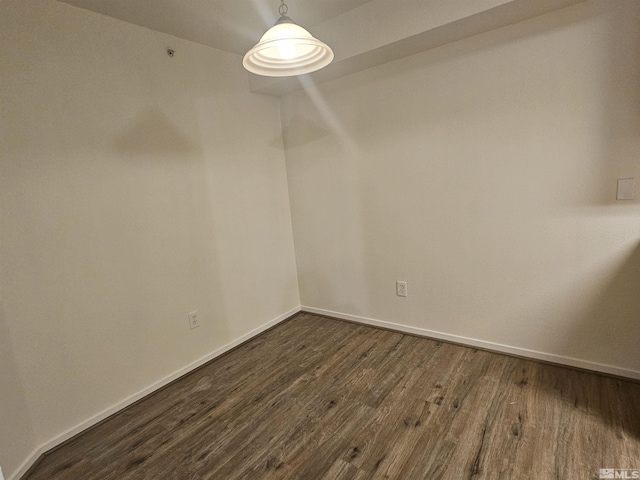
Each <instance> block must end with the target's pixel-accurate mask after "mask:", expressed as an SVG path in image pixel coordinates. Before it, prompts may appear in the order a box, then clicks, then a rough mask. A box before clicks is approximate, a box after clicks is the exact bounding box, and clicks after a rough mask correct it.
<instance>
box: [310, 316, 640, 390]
mask: <svg viewBox="0 0 640 480" xmlns="http://www.w3.org/2000/svg"><path fill="white" fill-rule="evenodd" d="M302 311H303V312H309V313H316V314H318V315H326V316H328V317H335V318H339V319H342V320H349V321H351V322H356V323H362V324H364V325H371V326H374V327H382V328H387V329H389V330H396V331H398V332H402V333H410V334H413V335H419V336H421V337H429V338H434V339H437V340H443V341H445V342H451V343H457V344H460V345H466V346H469V347H478V348H482V349H483V350H491V351H494V352H499V353H506V354H508V355H515V356H518V357H526V358H531V359H533V360H541V361H544V362H549V363H555V364H558V365H564V366H568V367H575V368H580V369H583V370H591V371H594V372H599V373H606V374H609V375H615V376H618V377H625V378H631V379H634V380H640V371H637V370H631V369H627V368H622V367H616V366H613V365H604V364H601V363H595V362H590V361H588V360H581V359H578V358H572V357H565V356H562V355H556V354H552V353H544V352H538V351H536V350H529V349H526V348H520V347H512V346H510V345H503V344H501V343H494V342H487V341H485V340H477V339H475V338H469V337H463V336H460V335H451V334H449V333H443V332H437V331H435V330H428V329H425V328H418V327H411V326H408V325H402V324H399V323H393V322H385V321H383V320H376V319H373V318H367V317H360V316H358V315H350V314H348V313H341V312H334V311H331V310H324V309H322V308H315V307H308V306H304V305H303V306H302Z"/></svg>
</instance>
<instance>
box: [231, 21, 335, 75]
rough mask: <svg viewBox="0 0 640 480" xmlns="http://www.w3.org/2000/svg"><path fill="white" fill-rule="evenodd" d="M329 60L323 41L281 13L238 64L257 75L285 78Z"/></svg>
mask: <svg viewBox="0 0 640 480" xmlns="http://www.w3.org/2000/svg"><path fill="white" fill-rule="evenodd" d="M332 60H333V51H332V50H331V48H329V46H328V45H327V44H325V43H324V42H321V41H320V40H318V39H317V38H314V37H313V36H312V35H311V34H310V33H309V32H307V31H306V30H305V29H304V28H302V27H301V26H299V25H296V24H295V23H293V21H292V20H291V19H290V18H288V17H285V16H282V17H281V18H280V20H278V22H277V23H276V24H275V25H274V26H273V27H271V28H270V29H269V30H267V32H266V33H265V34H264V35H263V36H262V38H261V39H260V41H259V42H258V43H257V44H256V45H255V46H254V47H253V48H252V49H251V50H249V51H248V52H247V53H246V55H245V56H244V59H243V60H242V65H244V68H246V69H247V70H249V71H250V72H252V73H255V74H257V75H264V76H267V77H288V76H292V75H302V74H303V73H311V72H315V71H316V70H319V69H321V68H322V67H325V66H327V65H328V64H329V63H331V61H332Z"/></svg>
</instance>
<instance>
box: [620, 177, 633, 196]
mask: <svg viewBox="0 0 640 480" xmlns="http://www.w3.org/2000/svg"><path fill="white" fill-rule="evenodd" d="M634 180H635V179H633V178H619V179H618V192H617V194H616V200H633V183H634Z"/></svg>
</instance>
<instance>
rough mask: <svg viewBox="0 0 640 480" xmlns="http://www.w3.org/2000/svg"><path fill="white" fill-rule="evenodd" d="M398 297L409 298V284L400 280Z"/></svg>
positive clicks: (397, 287)
mask: <svg viewBox="0 0 640 480" xmlns="http://www.w3.org/2000/svg"><path fill="white" fill-rule="evenodd" d="M396 295H397V296H399V297H406V296H407V282H401V281H400V280H398V281H397V282H396Z"/></svg>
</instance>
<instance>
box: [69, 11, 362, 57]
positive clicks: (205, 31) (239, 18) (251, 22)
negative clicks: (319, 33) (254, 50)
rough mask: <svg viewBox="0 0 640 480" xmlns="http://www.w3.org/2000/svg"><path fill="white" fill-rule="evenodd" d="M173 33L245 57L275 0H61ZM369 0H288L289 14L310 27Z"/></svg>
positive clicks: (271, 16)
mask: <svg viewBox="0 0 640 480" xmlns="http://www.w3.org/2000/svg"><path fill="white" fill-rule="evenodd" d="M60 1H62V2H64V3H68V4H70V5H75V6H76V7H80V8H84V9H86V10H91V11H93V12H97V13H101V14H104V15H107V16H110V17H114V18H117V19H120V20H124V21H125V22H129V23H133V24H135V25H140V26H141V27H147V28H150V29H152V30H156V31H159V32H164V33H168V34H170V35H173V36H175V37H179V38H184V39H187V40H192V41H194V42H197V43H201V44H203V45H209V46H210V47H214V48H218V49H220V50H226V51H228V52H232V53H237V54H238V55H244V53H245V52H246V51H247V50H249V49H250V48H251V47H252V46H253V45H254V44H255V43H256V42H257V41H258V40H259V39H260V37H261V36H262V34H263V33H264V32H265V31H266V29H267V28H268V27H271V26H272V25H273V24H274V23H275V22H276V20H277V19H278V17H279V15H278V7H279V6H280V1H279V0H60ZM370 1H371V0H316V1H312V0H287V1H286V2H285V3H286V4H287V6H288V7H289V13H288V16H289V17H291V18H292V19H293V20H294V21H295V22H297V23H299V24H300V25H303V26H305V27H307V28H308V29H310V30H313V28H312V27H313V26H314V25H317V24H319V23H322V22H325V21H327V20H331V19H332V18H334V17H337V16H339V15H342V14H344V13H346V12H348V11H349V10H352V9H354V8H356V7H359V6H361V5H363V4H365V3H368V2H370Z"/></svg>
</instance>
